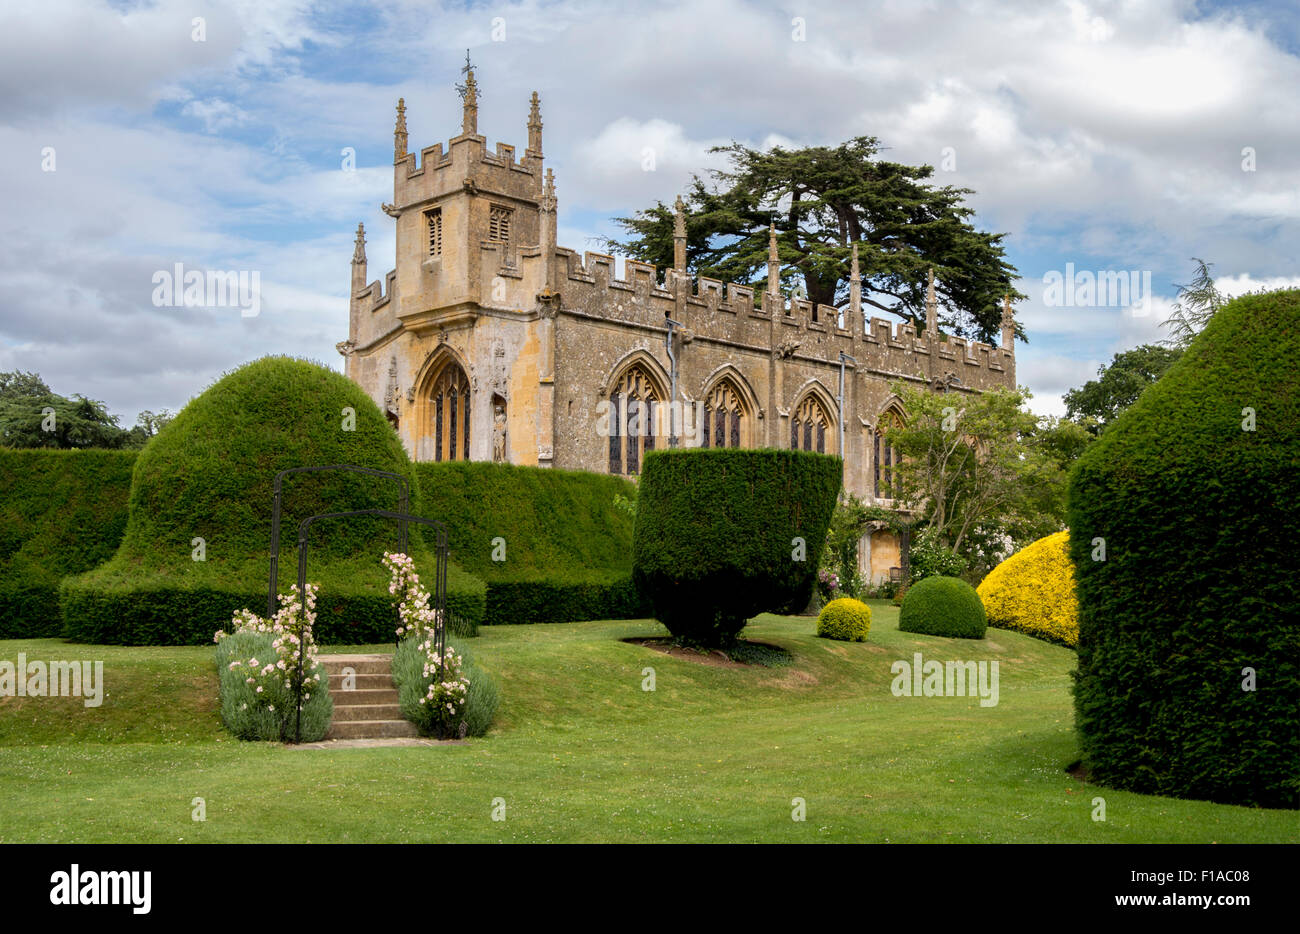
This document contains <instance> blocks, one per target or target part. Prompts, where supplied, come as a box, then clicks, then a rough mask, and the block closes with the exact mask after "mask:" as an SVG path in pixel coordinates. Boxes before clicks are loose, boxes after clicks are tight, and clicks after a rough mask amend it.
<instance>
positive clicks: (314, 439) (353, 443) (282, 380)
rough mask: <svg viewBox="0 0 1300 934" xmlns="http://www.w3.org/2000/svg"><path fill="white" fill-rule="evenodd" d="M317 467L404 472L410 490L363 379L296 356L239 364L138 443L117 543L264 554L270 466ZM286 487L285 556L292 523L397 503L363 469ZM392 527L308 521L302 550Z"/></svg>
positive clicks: (143, 551) (391, 487)
mask: <svg viewBox="0 0 1300 934" xmlns="http://www.w3.org/2000/svg"><path fill="white" fill-rule="evenodd" d="M325 464H354V465H357V466H361V467H370V468H373V469H377V470H386V471H390V472H393V473H398V474H401V475H402V476H404V477H406V478H407V484H408V485H409V486H410V488H411V490H412V496H414V484H415V478H414V471H413V470H412V468H411V463H410V460H409V459H408V458H407V456H406V452H405V451H404V450H403V448H402V443H401V441H400V440H399V439H398V437H397V434H396V432H394V431H393V429H392V427H391V426H390V425H389V423H388V421H387V419H386V418H385V417H384V415H383V413H382V412H380V410H379V407H378V406H376V405H375V403H374V402H373V401H372V400H371V399H370V397H369V396H367V395H366V393H365V392H364V391H363V390H362V389H361V387H360V386H358V385H357V384H356V383H354V382H353V381H352V380H350V379H348V378H347V377H346V376H344V375H343V374H342V373H338V372H335V371H333V370H329V369H326V368H325V367H324V366H321V365H319V364H316V363H310V362H308V361H305V360H297V359H293V358H289V357H264V358H262V359H260V360H255V361H253V362H252V363H248V364H245V365H244V366H241V367H239V368H238V369H237V370H234V371H232V372H230V373H228V374H226V375H225V376H223V377H222V378H221V379H219V380H218V381H217V382H216V383H215V384H213V385H212V386H211V387H209V388H208V389H207V390H205V391H204V392H203V393H201V394H200V395H199V396H197V397H196V398H195V399H193V400H191V402H190V403H189V404H188V405H186V406H185V408H184V409H182V410H181V412H180V414H179V415H177V416H176V418H175V419H174V420H173V421H172V422H171V423H170V424H169V425H167V426H166V427H165V428H163V430H162V431H160V432H159V433H158V436H157V437H156V438H154V439H153V440H152V441H150V442H149V444H148V445H147V446H146V447H145V448H144V450H143V451H141V452H140V456H139V458H138V459H137V460H136V464H135V471H134V474H133V476H132V481H131V498H130V514H129V517H128V520H127V528H126V534H125V537H124V538H123V541H122V546H121V548H122V552H123V553H124V554H126V555H134V556H139V557H141V558H148V559H150V560H152V561H156V562H160V563H162V564H164V565H181V564H184V563H190V562H191V550H192V545H191V543H192V541H193V540H194V539H195V538H196V537H198V538H202V539H204V541H205V543H206V551H207V560H210V561H211V560H217V561H240V560H244V559H246V558H252V557H256V558H258V559H259V560H261V559H263V558H264V557H265V555H266V553H267V548H268V546H269V543H270V537H271V501H272V491H273V483H274V480H275V474H276V473H277V472H278V471H280V470H284V469H285V468H289V467H303V466H318V465H325ZM283 490H284V492H283V499H282V513H281V525H280V531H281V538H280V540H281V548H282V550H284V551H286V552H289V553H291V551H292V548H293V547H294V545H295V543H296V542H297V533H298V523H299V521H300V520H301V519H303V518H305V517H307V516H309V515H312V514H313V513H319V512H327V511H331V510H343V509H369V508H375V509H396V507H397V495H398V494H397V484H396V483H395V482H393V481H390V480H386V479H383V478H378V477H369V476H364V475H361V474H353V473H324V474H309V475H296V476H295V475H290V476H288V477H286V478H285V480H284V487H283ZM327 521H328V520H327ZM395 528H396V527H395V526H394V525H393V524H392V523H386V524H380V523H379V521H378V520H365V521H358V520H346V521H337V520H336V521H333V522H329V524H328V525H318V526H313V532H312V536H311V553H313V554H315V553H317V551H318V550H319V551H320V553H322V554H339V553H347V552H351V551H353V550H355V549H357V548H360V547H367V546H368V547H370V548H371V550H372V551H373V545H371V544H370V543H372V542H374V541H376V540H378V541H381V542H385V543H387V542H388V541H389V539H392V541H393V542H396V534H395V532H393V533H392V534H385V533H384V532H383V531H382V530H384V529H388V530H393V529H395ZM377 536H378V538H377Z"/></svg>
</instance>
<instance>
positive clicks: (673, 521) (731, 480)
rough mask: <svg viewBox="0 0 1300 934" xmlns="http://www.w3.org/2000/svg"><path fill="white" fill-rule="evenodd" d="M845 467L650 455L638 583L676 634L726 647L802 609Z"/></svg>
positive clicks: (637, 547)
mask: <svg viewBox="0 0 1300 934" xmlns="http://www.w3.org/2000/svg"><path fill="white" fill-rule="evenodd" d="M841 475H842V461H840V460H839V459H838V458H833V457H827V456H825V455H822V454H812V453H808V452H804V451H781V450H735V449H725V450H724V449H711V450H702V449H697V450H682V451H655V452H653V453H651V454H649V455H647V457H646V459H645V465H644V469H643V471H642V474H641V485H640V490H639V493H638V497H637V514H636V534H635V538H634V544H633V561H634V568H635V580H636V583H637V586H638V587H639V588H640V590H641V592H642V593H644V594H646V595H647V597H648V598H649V600H650V601H651V603H652V605H653V608H654V614H655V616H656V617H657V618H658V619H659V620H660V622H662V623H663V624H664V625H665V626H667V627H668V629H669V631H670V632H672V634H673V635H674V636H676V637H677V638H678V639H681V640H683V641H686V642H693V643H698V644H701V645H726V644H728V643H729V642H731V641H732V640H734V639H735V637H736V634H737V633H739V632H740V630H741V629H742V628H743V627H744V625H745V622H746V621H747V620H748V619H749V618H750V617H752V616H754V615H756V614H758V613H761V612H764V611H776V612H796V613H797V612H799V611H801V610H802V609H803V608H804V607H806V606H807V605H808V600H809V598H810V597H811V595H812V590H813V587H814V584H815V582H816V576H817V555H818V551H819V550H820V549H821V547H822V544H823V543H824V542H825V541H826V530H827V528H828V526H829V525H830V520H831V513H832V511H833V510H834V508H835V498H836V495H837V493H838V492H839V488H840V482H841Z"/></svg>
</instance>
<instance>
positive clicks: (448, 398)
mask: <svg viewBox="0 0 1300 934" xmlns="http://www.w3.org/2000/svg"><path fill="white" fill-rule="evenodd" d="M469 416H470V406H469V380H468V379H467V378H466V377H465V371H464V370H462V369H461V368H460V367H459V366H458V365H457V364H455V363H452V362H448V363H447V364H446V366H444V367H443V368H442V372H441V373H439V374H438V377H437V379H435V380H434V382H433V389H432V391H431V392H430V394H429V419H430V422H431V424H430V425H429V438H430V439H431V440H432V442H433V459H434V460H435V461H467V460H469V423H470V417H469Z"/></svg>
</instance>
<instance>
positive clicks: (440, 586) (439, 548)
mask: <svg viewBox="0 0 1300 934" xmlns="http://www.w3.org/2000/svg"><path fill="white" fill-rule="evenodd" d="M355 516H377V517H378V518H381V519H394V520H396V521H397V522H398V523H399V524H400V526H401V529H402V538H403V543H405V538H406V529H407V526H408V524H409V523H411V522H418V523H419V524H420V525H427V526H430V527H431V528H433V529H434V531H435V534H436V536H437V540H436V542H435V544H434V555H435V556H436V558H437V569H436V571H435V573H434V588H433V593H432V594H430V598H431V601H432V603H433V609H434V611H435V616H434V620H435V622H434V628H433V640H434V646H435V647H436V648H437V651H438V680H439V681H441V680H442V679H443V674H444V670H445V668H446V662H445V660H444V655H445V654H446V646H447V556H448V549H447V527H446V526H445V525H443V524H442V523H441V522H439V521H437V520H436V519H426V518H424V517H423V516H413V515H411V514H410V513H409V512H406V511H405V510H402V511H401V512H393V511H392V510H389V509H349V510H346V511H344V512H320V513H317V514H316V515H314V516H308V517H307V518H306V519H303V520H302V523H301V524H300V525H299V526H298V594H299V599H301V600H303V601H304V603H303V606H304V609H305V607H306V593H307V538H308V535H309V534H310V532H311V527H312V524H313V523H314V522H316V521H317V520H318V519H347V518H352V517H355ZM305 641H306V640H305V639H303V638H302V635H301V634H300V635H299V638H298V677H297V679H296V685H297V689H296V692H295V693H296V696H295V697H294V703H295V704H296V705H297V707H298V712H297V721H296V723H295V725H294V742H302V676H303V664H304V662H303V659H304V657H305V655H306V653H305V652H304V645H303V643H304V642H305Z"/></svg>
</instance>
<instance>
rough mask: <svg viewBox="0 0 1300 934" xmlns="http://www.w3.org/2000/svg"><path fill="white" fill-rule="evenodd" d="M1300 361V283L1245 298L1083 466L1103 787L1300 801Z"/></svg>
mask: <svg viewBox="0 0 1300 934" xmlns="http://www.w3.org/2000/svg"><path fill="white" fill-rule="evenodd" d="M1297 360H1300V290H1294V289H1293V290H1286V291H1278V292H1271V293H1267V294H1255V295H1247V296H1243V297H1240V298H1237V299H1235V300H1233V301H1231V302H1229V303H1228V304H1227V305H1225V306H1224V307H1223V308H1221V309H1220V310H1219V312H1218V313H1217V314H1216V315H1215V316H1214V317H1213V318H1212V319H1211V320H1210V322H1209V324H1208V325H1207V326H1206V327H1205V329H1204V331H1202V332H1201V334H1200V335H1198V336H1197V337H1196V339H1195V340H1194V341H1193V342H1192V344H1191V346H1190V347H1189V348H1188V350H1187V351H1186V352H1185V353H1184V354H1183V356H1182V357H1181V358H1180V359H1179V360H1178V362H1177V363H1175V364H1174V365H1173V366H1172V367H1171V368H1170V369H1169V371H1168V372H1166V373H1165V375H1164V376H1163V377H1161V379H1160V380H1159V381H1158V382H1156V383H1155V384H1153V385H1152V386H1151V387H1149V388H1148V389H1147V390H1146V391H1145V392H1143V394H1142V395H1141V396H1140V397H1139V398H1138V400H1137V402H1136V403H1134V404H1133V405H1132V406H1131V407H1130V408H1129V409H1128V410H1126V411H1125V412H1124V413H1123V414H1121V415H1120V416H1119V418H1117V419H1116V420H1115V422H1114V423H1113V424H1112V425H1111V426H1110V427H1108V428H1107V429H1106V431H1105V432H1104V433H1103V434H1102V436H1101V438H1100V439H1099V440H1098V441H1097V443H1095V444H1094V445H1093V446H1092V447H1091V448H1089V449H1088V450H1087V451H1086V452H1085V453H1084V454H1083V456H1082V457H1081V458H1080V459H1079V462H1078V463H1077V465H1076V466H1075V468H1074V470H1073V472H1072V474H1071V483H1070V495H1069V502H1070V507H1069V526H1070V552H1071V557H1072V559H1073V561H1074V566H1075V572H1076V578H1077V581H1078V594H1079V646H1078V652H1079V668H1078V672H1077V675H1076V678H1077V683H1076V686H1075V720H1076V724H1077V728H1078V731H1079V736H1080V740H1081V745H1082V747H1083V754H1084V761H1085V763H1086V765H1087V766H1088V768H1089V769H1090V770H1091V773H1092V775H1093V777H1094V779H1095V780H1096V781H1098V782H1100V783H1103V784H1107V785H1111V786H1114V787H1118V788H1126V789H1130V790H1133V791H1140V792H1149V793H1155V794H1164V795H1173V796H1177V797H1185V798H1199V799H1208V800H1212V801H1219V802H1229V803H1236V804H1247V805H1259V806H1265V807H1290V808H1294V807H1297V806H1300V585H1298V584H1297V576H1296V552H1297V542H1300V369H1298V368H1297ZM1252 422H1253V424H1252ZM1102 548H1104V555H1103V554H1102V551H1101V549H1102ZM1247 669H1250V670H1251V671H1253V672H1254V675H1253V677H1254V679H1255V684H1254V690H1244V689H1243V685H1245V686H1247V687H1249V686H1250V677H1251V675H1250V674H1249V673H1248V672H1247V671H1246V670H1247Z"/></svg>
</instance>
